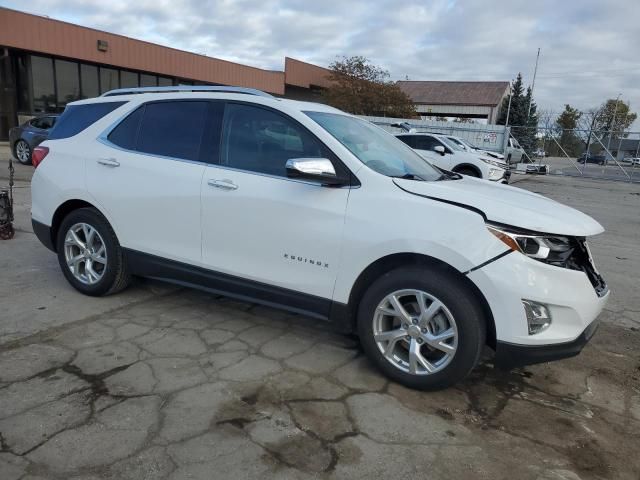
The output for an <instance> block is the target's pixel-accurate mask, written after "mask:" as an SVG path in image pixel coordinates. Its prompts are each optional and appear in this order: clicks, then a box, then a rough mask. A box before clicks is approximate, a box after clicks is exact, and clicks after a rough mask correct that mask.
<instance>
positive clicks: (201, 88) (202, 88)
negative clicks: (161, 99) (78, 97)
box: [100, 85, 274, 98]
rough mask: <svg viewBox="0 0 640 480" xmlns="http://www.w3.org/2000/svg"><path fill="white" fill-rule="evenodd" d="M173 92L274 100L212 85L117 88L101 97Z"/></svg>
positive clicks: (247, 90) (252, 90)
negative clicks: (249, 96)
mask: <svg viewBox="0 0 640 480" xmlns="http://www.w3.org/2000/svg"><path fill="white" fill-rule="evenodd" d="M173 92H220V93H243V94H245V95H256V96H259V97H267V98H274V97H273V95H269V94H268V93H266V92H263V91H262V90H256V89H255V88H244V87H225V86H219V87H218V86H212V85H179V86H175V87H134V88H117V89H115V90H109V91H108V92H104V93H103V94H102V95H100V96H101V97H114V96H116V95H131V94H136V93H173Z"/></svg>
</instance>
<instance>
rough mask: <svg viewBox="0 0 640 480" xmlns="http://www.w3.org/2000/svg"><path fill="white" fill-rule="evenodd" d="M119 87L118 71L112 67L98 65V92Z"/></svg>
mask: <svg viewBox="0 0 640 480" xmlns="http://www.w3.org/2000/svg"><path fill="white" fill-rule="evenodd" d="M116 88H120V82H119V81H118V71H117V70H114V69H113V68H104V67H100V93H104V92H108V91H109V90H115V89H116Z"/></svg>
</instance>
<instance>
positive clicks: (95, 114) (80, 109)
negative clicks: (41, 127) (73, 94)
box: [49, 102, 126, 140]
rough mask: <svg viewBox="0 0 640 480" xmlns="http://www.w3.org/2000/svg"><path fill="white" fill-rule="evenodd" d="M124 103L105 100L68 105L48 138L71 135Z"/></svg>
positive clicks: (54, 138) (56, 138)
mask: <svg viewBox="0 0 640 480" xmlns="http://www.w3.org/2000/svg"><path fill="white" fill-rule="evenodd" d="M125 103H126V102H105V103H87V104H85V105H69V106H68V107H67V108H65V109H64V112H63V114H62V115H61V116H60V118H58V120H57V121H56V123H55V126H54V127H53V129H52V130H51V133H50V134H49V140H59V139H61V138H69V137H73V136H74V135H77V134H78V133H80V132H81V131H83V130H84V129H85V128H87V127H89V126H90V125H93V124H94V123H95V122H97V121H98V120H100V119H101V118H102V117H104V116H105V115H107V114H109V113H111V112H113V111H114V110H115V109H116V108H118V107H120V106H121V105H124V104H125Z"/></svg>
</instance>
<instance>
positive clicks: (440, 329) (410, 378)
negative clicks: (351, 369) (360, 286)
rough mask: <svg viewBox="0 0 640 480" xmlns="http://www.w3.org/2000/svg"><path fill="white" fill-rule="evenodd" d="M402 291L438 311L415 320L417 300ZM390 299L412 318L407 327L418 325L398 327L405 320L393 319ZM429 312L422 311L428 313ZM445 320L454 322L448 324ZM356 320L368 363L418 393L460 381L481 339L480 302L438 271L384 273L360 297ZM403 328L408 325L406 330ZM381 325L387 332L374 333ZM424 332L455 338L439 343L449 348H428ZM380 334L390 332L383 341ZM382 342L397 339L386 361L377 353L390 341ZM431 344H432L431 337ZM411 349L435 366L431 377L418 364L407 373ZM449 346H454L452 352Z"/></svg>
mask: <svg viewBox="0 0 640 480" xmlns="http://www.w3.org/2000/svg"><path fill="white" fill-rule="evenodd" d="M407 291H410V292H420V293H419V294H420V295H423V298H424V299H425V302H424V305H425V306H428V308H430V307H435V308H437V311H436V314H435V315H432V318H431V320H429V321H427V322H426V324H425V323H421V321H420V320H418V318H417V312H418V311H419V308H417V307H418V300H417V297H412V295H413V293H409V294H407ZM394 294H395V295H396V298H397V299H398V300H399V302H400V305H402V307H403V309H404V312H406V313H409V314H410V316H411V317H412V318H411V321H412V324H413V323H414V321H415V322H417V325H412V324H409V325H408V327H409V328H408V329H407V328H403V323H405V322H403V320H404V318H406V317H402V315H398V310H397V309H396V308H395V307H393V304H392V303H391V302H388V299H389V298H390V296H391V295H394ZM424 294H426V295H424ZM412 298H414V299H415V301H414V300H412ZM436 302H440V303H439V304H437V303H436ZM380 306H382V309H381V308H379V307H380ZM428 308H427V309H426V310H424V309H423V311H428ZM390 311H391V312H392V313H391V314H389V312H390ZM383 312H384V313H383ZM422 318H428V317H427V316H423V317H422ZM450 318H453V324H452V323H451V322H450ZM357 321H358V334H359V337H360V342H361V344H362V347H363V349H364V351H365V353H366V354H367V356H368V357H369V359H370V360H371V361H372V362H373V363H374V364H375V365H376V366H377V367H378V368H379V369H380V370H381V371H382V372H383V373H384V374H385V375H386V376H387V377H389V378H390V379H392V380H394V381H396V382H398V383H400V384H402V385H404V386H406V387H409V388H414V389H419V390H440V389H443V388H447V387H449V386H451V385H453V384H455V383H456V382H458V381H460V380H462V379H463V378H465V377H466V376H467V375H468V374H469V373H470V372H471V370H473V368H474V367H475V366H476V365H477V363H478V361H479V359H480V356H481V354H482V352H483V349H484V345H485V340H486V322H485V318H484V314H483V311H482V308H481V306H480V304H479V302H478V301H477V299H476V298H475V297H474V295H473V294H472V293H471V292H470V291H469V289H468V287H466V286H465V285H464V283H463V282H462V281H461V280H460V279H458V278H457V277H456V276H455V275H454V274H452V273H450V272H447V271H444V270H442V269H438V268H435V269H433V270H431V271H426V270H424V269H419V268H414V267H406V268H399V269H397V270H393V271H391V272H388V273H386V274H384V275H383V276H382V277H380V278H379V279H378V280H376V281H375V282H374V283H373V284H372V285H371V286H370V287H369V289H368V290H367V291H366V292H365V294H364V296H363V297H362V300H361V302H360V305H359V308H358V317H357ZM430 322H434V323H435V325H433V324H430ZM407 324H408V321H406V324H405V327H406V326H407ZM385 325H386V327H387V328H386V330H385V329H384V328H379V327H381V326H385ZM434 326H435V327H436V328H434ZM425 327H427V328H425ZM416 328H417V331H416ZM425 330H426V332H427V333H428V334H429V335H433V334H435V335H443V334H444V335H443V337H442V338H444V336H446V334H447V332H449V334H450V332H451V331H454V330H455V337H453V338H449V339H447V340H444V341H443V342H444V343H445V344H446V346H448V348H443V346H441V347H440V348H433V347H432V346H431V345H429V344H428V342H426V341H425V340H424V338H426V337H425ZM384 332H389V333H388V334H387V335H386V336H385V334H384ZM405 334H408V335H405ZM387 337H389V338H391V337H395V338H397V340H395V344H394V345H393V350H392V352H393V353H392V355H391V357H393V358H391V359H389V358H388V357H387V356H385V354H384V353H383V351H382V350H383V349H387V348H389V346H390V345H391V342H392V340H389V341H388V342H386V343H385V342H384V340H386V339H387ZM421 338H422V342H421ZM381 340H383V341H382V342H381ZM430 341H431V342H432V343H433V337H432V338H431V340H430ZM441 344H442V342H440V345H441ZM413 347H415V348H416V349H417V350H418V352H419V353H420V356H421V357H422V359H426V360H427V361H428V365H431V367H436V368H433V369H432V372H429V371H428V370H427V369H426V368H425V367H424V365H423V364H422V363H418V364H417V368H414V372H412V371H411V364H410V358H409V357H410V354H409V350H410V349H411V348H413ZM451 347H454V350H453V352H451ZM441 350H447V351H448V353H445V352H443V351H441ZM440 357H441V359H439V358H440ZM442 359H445V360H442Z"/></svg>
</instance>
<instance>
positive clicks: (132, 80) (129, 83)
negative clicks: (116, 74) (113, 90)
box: [120, 70, 139, 88]
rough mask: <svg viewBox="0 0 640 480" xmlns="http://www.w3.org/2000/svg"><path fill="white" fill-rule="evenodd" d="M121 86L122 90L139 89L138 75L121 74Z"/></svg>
mask: <svg viewBox="0 0 640 480" xmlns="http://www.w3.org/2000/svg"><path fill="white" fill-rule="evenodd" d="M120 86H121V87H122V88H130V87H138V86H139V85H138V74H137V73H135V72H127V71H126V70H122V71H121V72H120Z"/></svg>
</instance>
